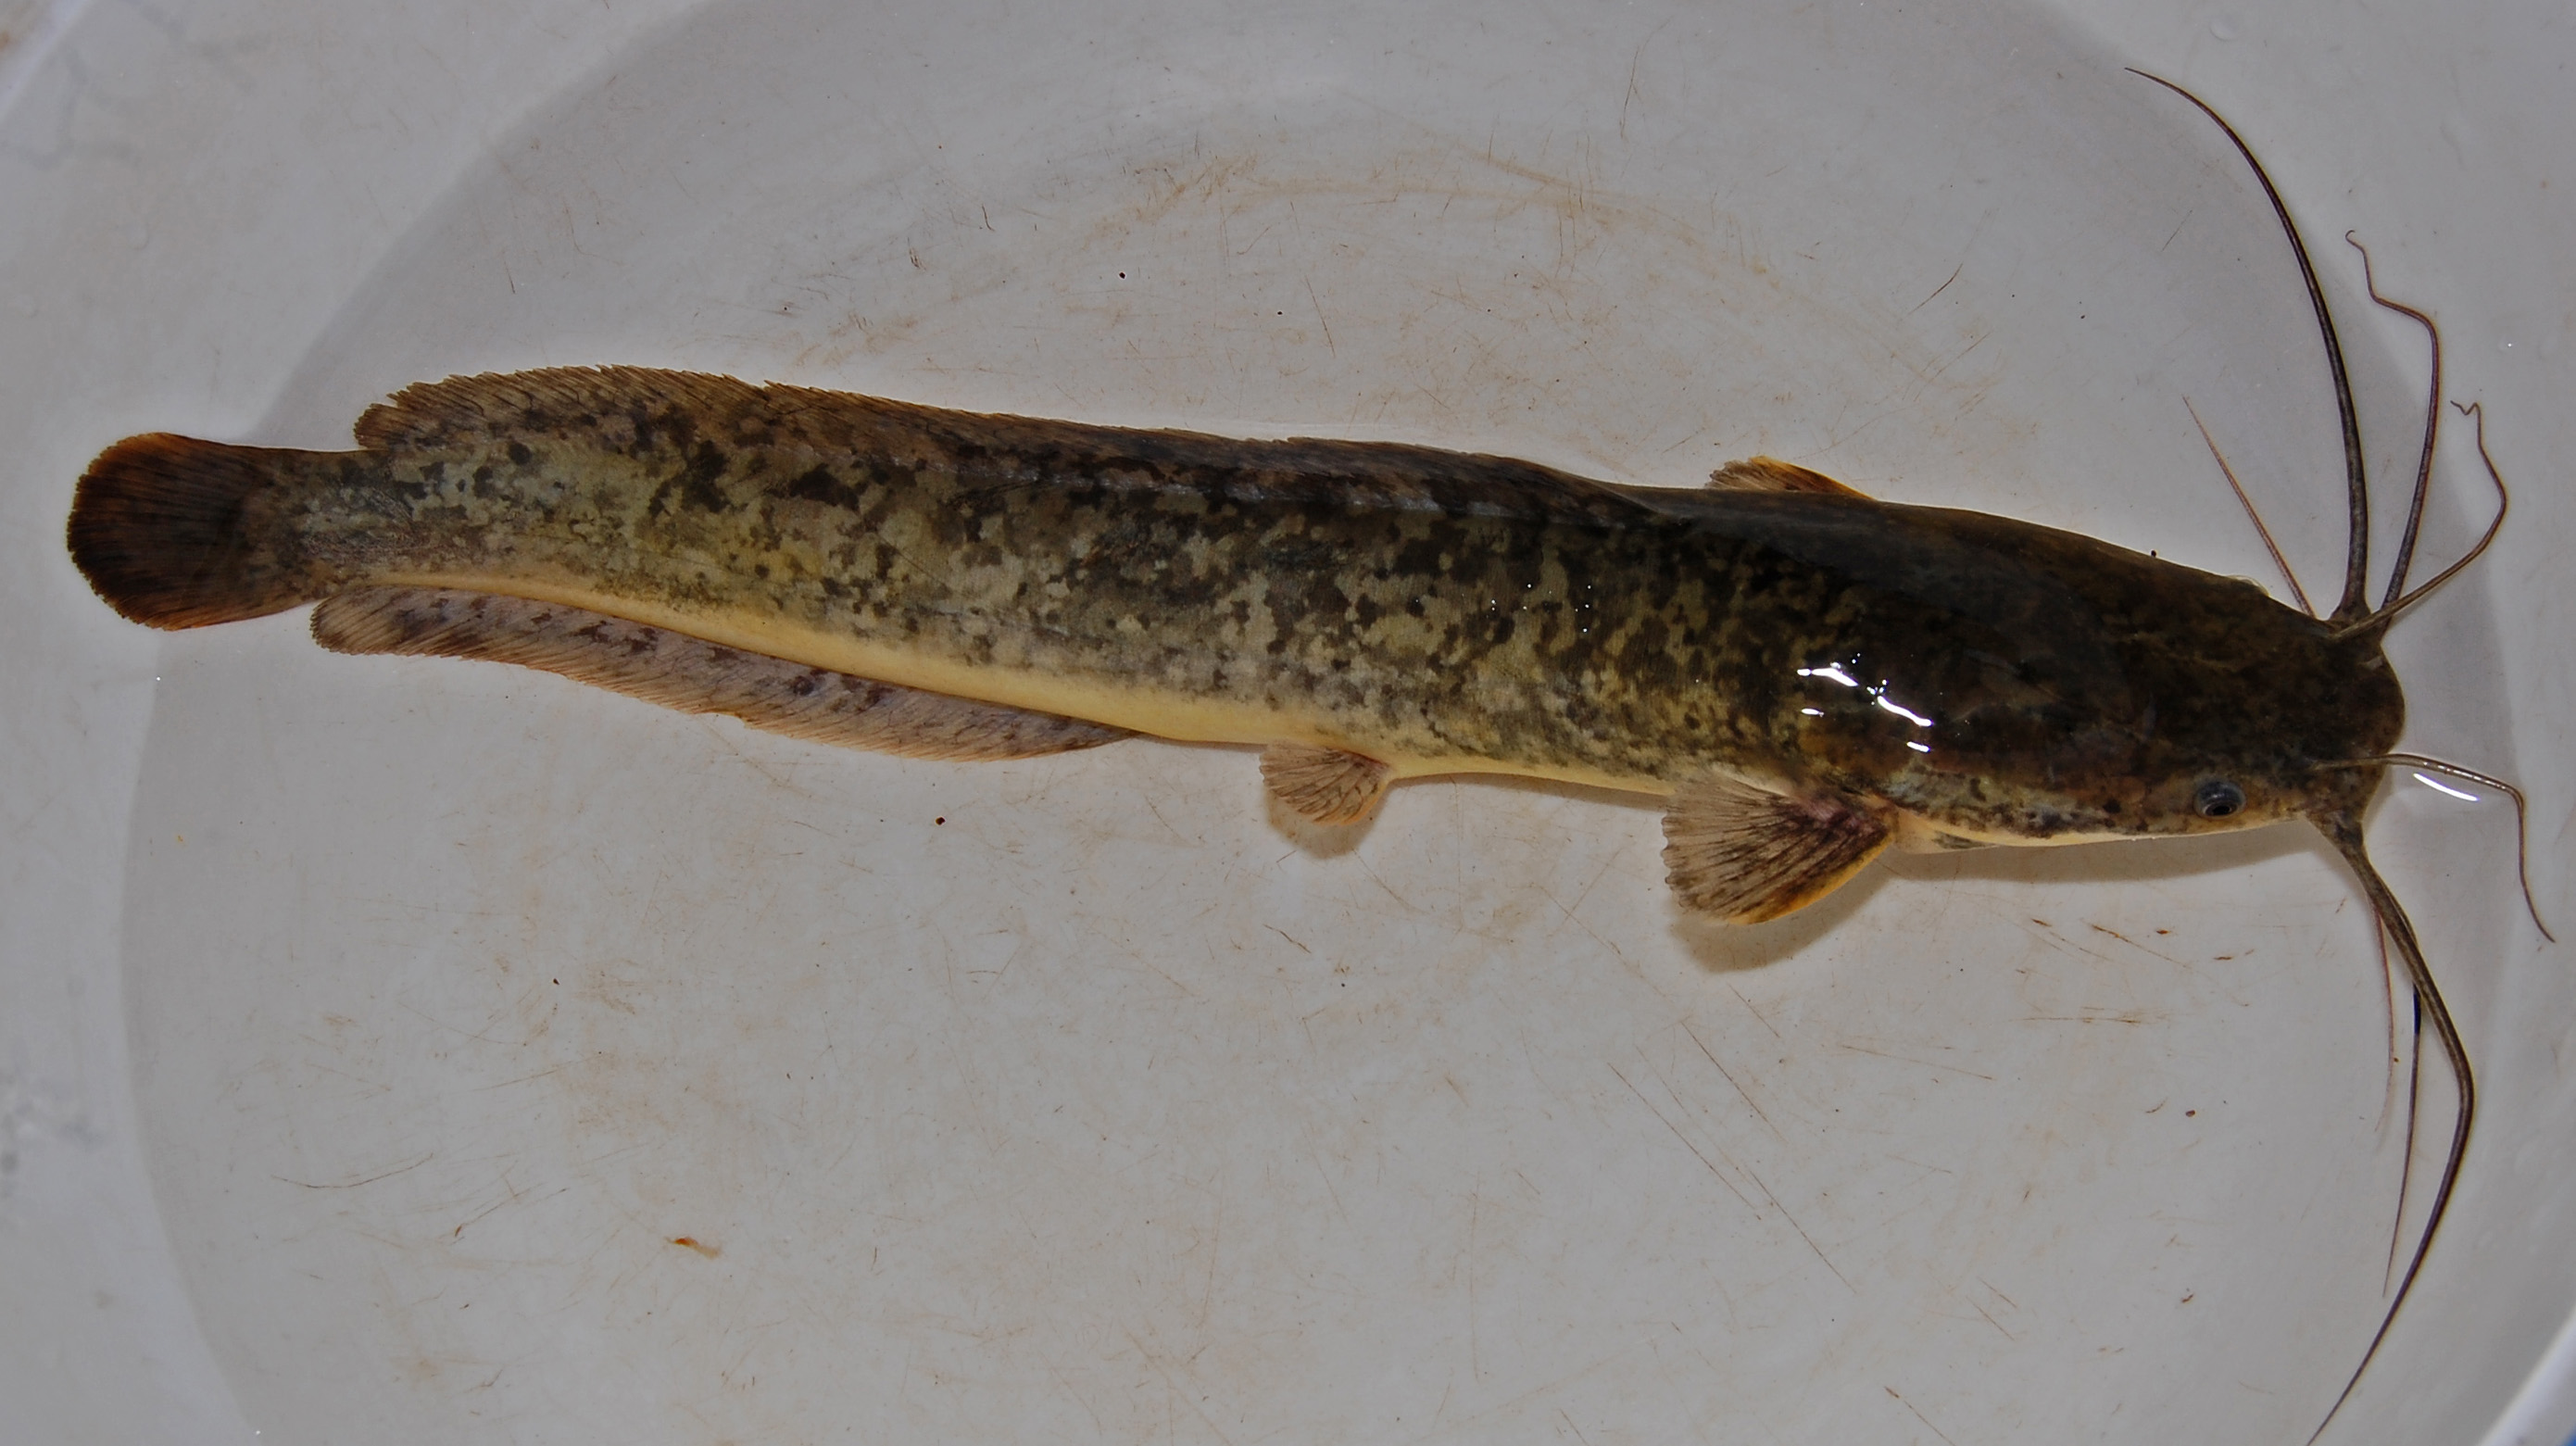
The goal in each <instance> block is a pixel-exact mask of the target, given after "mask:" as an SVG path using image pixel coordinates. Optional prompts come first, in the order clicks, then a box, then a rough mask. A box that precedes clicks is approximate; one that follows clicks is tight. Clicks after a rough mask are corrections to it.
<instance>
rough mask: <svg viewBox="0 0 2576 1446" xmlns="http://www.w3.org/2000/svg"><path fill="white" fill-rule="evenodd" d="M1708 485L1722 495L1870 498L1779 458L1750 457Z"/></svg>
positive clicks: (1724, 470)
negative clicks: (1798, 494)
mask: <svg viewBox="0 0 2576 1446" xmlns="http://www.w3.org/2000/svg"><path fill="white" fill-rule="evenodd" d="M1708 485H1709V486H1710V487H1712V488H1714V489H1716V490H1717V491H1720V492H1822V493H1829V494H1832V495H1835V496H1840V497H1867V496H1868V495H1869V494H1868V493H1866V492H1863V491H1861V490H1860V489H1859V488H1857V487H1852V486H1848V485H1846V484H1844V483H1841V482H1837V481H1835V480H1834V479H1833V478H1831V477H1828V476H1826V475H1825V474H1824V473H1822V472H1811V471H1809V470H1807V469H1806V468H1804V467H1801V466H1799V465H1798V464H1797V463H1795V462H1783V461H1781V460H1780V459H1779V458H1777V457H1747V458H1745V459H1744V460H1743V461H1741V462H1729V463H1727V464H1726V465H1725V466H1723V467H1720V468H1718V469H1717V470H1716V471H1714V472H1711V473H1709V474H1708Z"/></svg>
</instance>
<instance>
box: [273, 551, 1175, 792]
mask: <svg viewBox="0 0 2576 1446" xmlns="http://www.w3.org/2000/svg"><path fill="white" fill-rule="evenodd" d="M313 640H314V641H315V642H318V643H320V644H321V645H322V646H324V647H326V648H329V649H331V650H332V651H333V652H338V653H406V654H412V655H415V656H434V657H444V658H489V659H491V660H493V661H495V662H503V663H517V664H519V665H520V666H522V667H527V668H540V669H543V670H544V671H546V672H549V673H560V674H562V675H563V676H564V677H567V678H571V679H573V680H574V681H576V682H582V683H589V684H591V685H593V686H594V687H600V688H607V689H610V690H612V691H615V692H619V693H624V694H626V695H627V696H628V697H630V698H641V699H643V700H644V701H645V702H648V703H659V704H661V705H662V706H663V707H665V708H676V709H678V710H680V711H681V712H684V713H724V714H729V715H731V716H733V717H735V718H739V719H741V720H742V721H743V722H745V723H747V724H749V725H751V726H752V727H754V728H765V729H767V730H769V731H770V732H773V733H784V734H787V735H789V736H790V737H795V738H809V739H812V740H814V741H815V742H818V743H833V744H838V745H840V746H842V747H845V748H867V749H873V750H875V751H877V752H879V753H894V754H899V755H902V756H904V757H907V758H940V759H949V760H955V761H985V760H991V759H999V758H1035V757H1038V756H1040V755H1042V754H1048V753H1063V752H1066V751H1068V750H1071V749H1075V748H1094V747H1097V746H1099V745H1100V744H1103V743H1111V742H1115V741H1116V740H1118V739H1121V738H1125V737H1129V736H1131V735H1130V734H1129V733H1128V732H1127V730H1125V729H1123V728H1110V727H1106V726H1104V725H1102V724H1098V723H1086V722H1084V721H1082V720H1081V719H1078V718H1063V717H1058V716H1057V715H1055V714H1052V713H1032V712H1029V711H1028V710H1026V709H1021V708H1007V707H1004V706H1002V705H1000V704H997V703H979V702H976V701H974V700H972V699H969V698H956V697H951V696H949V695H948V694H946V693H927V692H923V691H922V690H920V689H918V688H901V687H897V686H895V685H894V684H891V683H879V682H874V681H872V680H870V679H866V678H854V677H852V676H850V675H849V674H847V673H836V672H833V671H831V670H830V669H828V668H815V667H809V666H807V665H806V664H803V663H796V662H790V661H788V660H786V659H784V658H774V657H771V656H769V655H768V654H766V653H753V652H746V651H744V650H742V649H740V648H728V647H724V646H722V645H720V644H716V643H710V642H708V641H706V640H705V639H703V638H693V637H690V636H688V635H687V634H685V633H675V632H672V631H671V630H670V629H668V628H657V627H651V626H648V625H646V624H644V623H638V622H632V621H629V620H627V619H625V618H614V617H609V616H607V615H606V614H603V613H595V612H591V611H589V610H587V609H584V608H577V607H569V606H566V605H564V604H561V603H547V602H534V601H531V600H529V599H527V598H518V597H505V596H501V595H499V594H494V593H478V592H465V591H461V590H459V589H455V588H433V587H371V588H360V589H357V590H356V591H353V592H344V593H341V594H339V595H337V596H335V597H332V598H329V599H326V600H325V601H324V602H323V603H322V605H321V606H320V607H317V608H315V609H314V610H313Z"/></svg>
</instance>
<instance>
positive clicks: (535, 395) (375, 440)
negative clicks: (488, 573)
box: [353, 367, 773, 452]
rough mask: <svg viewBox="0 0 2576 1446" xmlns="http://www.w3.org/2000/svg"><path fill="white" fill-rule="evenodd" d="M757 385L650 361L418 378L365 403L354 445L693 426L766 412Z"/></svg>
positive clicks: (421, 445) (403, 447) (427, 446)
mask: <svg viewBox="0 0 2576 1446" xmlns="http://www.w3.org/2000/svg"><path fill="white" fill-rule="evenodd" d="M772 405H773V404H772V403H771V402H770V400H769V399H768V398H766V397H764V396H763V389H762V388H760V387H758V386H755V385H753V384H752V383H750V382H745V381H738V380H736V379H734V378H732V377H719V376H710V375H707V374H706V373H703V372H670V371H657V370H653V369H651V368H647V367H546V368H543V369H540V370H537V371H526V372H487V373H484V374H483V375H481V376H471V377H449V378H447V379H446V380H445V381H437V382H415V383H413V384H412V385H410V386H407V387H405V388H403V389H402V390H401V391H399V392H396V393H394V394H393V395H392V396H390V397H388V398H386V399H385V400H384V401H381V402H378V403H377V404H376V405H374V406H372V407H369V408H367V410H366V412H365V413H364V414H363V415H361V416H360V417H359V418H358V422H357V426H356V427H355V428H354V429H353V430H354V431H355V432H356V435H357V439H358V445H359V446H361V447H368V448H374V449H378V450H383V451H393V452H404V451H428V450H433V449H436V448H440V447H451V446H459V445H465V444H470V443H478V442H490V441H493V440H496V439H502V438H512V437H533V436H544V435H547V434H550V433H563V432H579V433H581V434H583V435H585V436H600V435H604V434H608V433H613V432H614V431H616V430H617V429H618V428H619V427H620V426H621V425H622V426H624V427H627V428H634V427H636V426H637V425H638V424H639V423H640V424H643V425H644V426H648V427H649V426H650V425H651V424H652V423H653V422H654V421H655V420H657V419H659V418H665V417H667V418H673V419H680V418H685V419H687V423H688V425H689V426H690V427H691V429H692V430H694V429H696V428H698V427H702V426H704V425H705V424H706V423H707V422H708V421H710V420H712V419H715V418H722V417H733V416H742V415H745V414H761V415H765V414H766V413H767V412H768V411H769V410H770V409H771V407H772Z"/></svg>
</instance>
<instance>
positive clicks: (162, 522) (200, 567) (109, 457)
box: [65, 432, 323, 628]
mask: <svg viewBox="0 0 2576 1446" xmlns="http://www.w3.org/2000/svg"><path fill="white" fill-rule="evenodd" d="M311 455H312V454H310V453H303V452H289V451H280V450H276V449H272V448H266V447H233V446H227V445H225V444H224V443H221V442H200V441H197V440H196V439H194V438H192V437H177V436H172V435H170V434H169V433H167V432H151V433H147V434H145V435H143V436H140V437H128V438H126V439H125V440H124V441H122V442H119V443H117V444H116V445H115V446H113V447H110V448H108V449H107V450H106V451H104V452H101V453H100V454H99V455H98V460H97V461H95V462H92V463H90V465H89V472H88V473H87V475H85V476H83V477H82V478H81V480H80V486H79V488H78V489H77V490H76V491H74V492H73V493H72V515H71V522H70V524H69V526H68V527H67V528H66V529H65V532H66V534H67V536H66V540H67V541H68V542H69V543H70V545H71V553H72V561H73V563H74V564H76V565H77V566H78V567H79V568H80V570H81V575H82V576H83V577H86V578H88V579H89V585H90V586H91V587H94V588H96V589H98V595H99V596H100V597H102V598H104V599H106V600H107V605H108V606H110V607H112V608H114V609H116V610H117V611H118V612H120V613H123V614H124V615H125V616H127V617H129V618H131V619H133V620H134V621H136V622H138V623H148V624H150V625H151V626H153V627H156V628H195V627H203V626H205V625H206V624H208V623H228V622H236V621H239V620H240V619H243V618H255V617H262V616H265V615H266V614H269V613H275V612H284V611H285V610H286V609H288V608H291V607H294V606H296V605H297V604H299V603H308V602H311V601H313V600H314V598H315V597H317V596H319V595H320V594H321V592H322V591H323V589H321V588H318V587H316V586H315V585H314V581H313V579H312V577H311V575H310V573H309V571H308V569H306V568H305V567H304V566H303V565H302V563H301V561H300V559H298V558H297V557H295V556H293V555H292V550H291V547H290V546H288V545H287V543H286V536H285V534H284V533H283V532H282V531H278V530H275V529H270V528H267V527H264V526H261V525H260V522H261V517H260V514H262V513H264V512H266V511H267V510H268V509H265V508H261V507H258V506H256V505H255V499H256V498H257V496H258V494H259V493H260V492H262V491H263V490H265V489H267V488H269V487H271V486H273V485H274V484H276V483H277V482H279V481H280V480H282V474H283V473H285V472H286V470H287V468H288V466H289V464H290V462H291V461H292V460H300V459H304V458H308V457H310V456H311Z"/></svg>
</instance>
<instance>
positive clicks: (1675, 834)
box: [1664, 774, 1889, 924]
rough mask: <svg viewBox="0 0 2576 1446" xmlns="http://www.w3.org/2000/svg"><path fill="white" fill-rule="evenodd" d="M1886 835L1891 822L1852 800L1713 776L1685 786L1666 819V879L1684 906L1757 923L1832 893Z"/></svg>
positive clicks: (1735, 920) (1735, 921) (1870, 856)
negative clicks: (1786, 791)
mask: <svg viewBox="0 0 2576 1446" xmlns="http://www.w3.org/2000/svg"><path fill="white" fill-rule="evenodd" d="M1888 838H1889V828H1888V824H1887V821H1886V820H1885V819H1883V818H1881V817H1880V816H1879V815H1878V814H1877V813H1874V812H1872V811H1871V810H1869V809H1867V808H1864V807H1861V806H1860V805H1858V804H1854V803H1852V802H1850V801H1848V800H1845V799H1839V798H1833V797H1828V796H1818V797H1803V798H1802V797H1791V796H1789V795H1787V794H1779V793H1767V792H1765V791H1763V790H1762V789H1759V788H1755V787H1754V786H1752V785H1751V784H1748V783H1740V782H1738V781H1736V780H1735V779H1732V778H1728V777H1725V776H1723V775H1719V774H1710V775H1707V776H1705V777H1702V778H1698V779H1694V780H1693V781H1691V782H1689V783H1686V784H1683V785H1682V786H1681V788H1680V789H1678V790H1677V791H1675V792H1674V794H1673V801H1672V805H1671V807H1670V808H1669V809H1667V810H1666V812H1665V814H1664V864H1665V867H1666V868H1668V869H1669V870H1671V872H1670V873H1669V874H1667V875H1666V876H1665V881H1666V882H1668V883H1670V884H1671V885H1672V886H1673V892H1674V893H1676V894H1678V895H1680V897H1681V901H1682V904H1683V906H1684V907H1686V908H1690V909H1694V910H1697V911H1699V912H1701V913H1706V914H1714V915H1716V916H1717V917H1719V918H1721V919H1724V920H1725V921H1727V922H1728V923H1730V924H1759V923H1762V922H1763V921H1765V920H1768V919H1776V918H1779V917H1780V916H1781V915H1783V914H1788V913H1793V912H1795V911H1797V910H1799V909H1803V908H1805V907H1806V906H1807V905H1809V904H1812V903H1814V902H1815V901H1816V900H1818V899H1821V898H1823V897H1824V896H1825V895H1827V894H1830V893H1832V892H1833V891H1834V890H1835V889H1836V888H1838V887H1840V886H1841V884H1842V882H1843V881H1844V880H1845V879H1848V878H1850V877H1851V876H1852V875H1853V874H1856V873H1858V872H1860V870H1861V867H1862V866H1863V865H1865V864H1867V863H1868V862H1869V861H1870V860H1871V859H1873V858H1876V857H1877V856H1878V852H1879V850H1881V849H1883V848H1886V847H1887V842H1888Z"/></svg>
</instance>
